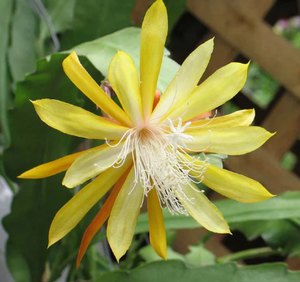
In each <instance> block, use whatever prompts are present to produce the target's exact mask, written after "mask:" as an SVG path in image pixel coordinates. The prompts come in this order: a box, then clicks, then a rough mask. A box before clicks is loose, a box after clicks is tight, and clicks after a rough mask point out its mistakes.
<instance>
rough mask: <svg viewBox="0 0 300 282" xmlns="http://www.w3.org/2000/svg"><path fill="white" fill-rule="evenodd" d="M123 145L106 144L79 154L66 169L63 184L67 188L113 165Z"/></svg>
mask: <svg viewBox="0 0 300 282" xmlns="http://www.w3.org/2000/svg"><path fill="white" fill-rule="evenodd" d="M123 145H124V143H120V144H119V145H118V146H115V147H110V146H108V145H106V146H102V147H101V148H100V149H99V150H94V151H91V152H86V153H85V154H83V155H81V156H80V157H78V158H77V159H76V160H75V162H74V163H73V164H72V165H71V167H70V168H69V169H68V171H67V173H66V175H65V177H64V179H63V185H65V186H66V187H68V188H73V187H76V186H77V185H80V184H82V183H84V182H85V181H87V180H89V179H91V178H93V177H95V176H97V175H99V174H100V173H101V172H103V171H105V170H106V169H108V168H109V167H111V166H113V164H114V162H115V161H117V160H118V158H119V154H120V152H121V150H122V147H123ZM128 153H130V151H128Z"/></svg>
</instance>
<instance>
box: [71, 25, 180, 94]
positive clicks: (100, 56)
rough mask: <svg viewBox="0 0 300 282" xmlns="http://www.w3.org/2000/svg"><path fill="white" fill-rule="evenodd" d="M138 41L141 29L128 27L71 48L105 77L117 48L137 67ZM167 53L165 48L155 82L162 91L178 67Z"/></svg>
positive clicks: (139, 40) (138, 55)
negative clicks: (127, 55)
mask: <svg viewBox="0 0 300 282" xmlns="http://www.w3.org/2000/svg"><path fill="white" fill-rule="evenodd" d="M140 42H141V29H140V28H134V27H130V28H125V29H123V30H120V31H117V32H115V33H113V34H110V35H107V36H104V37H102V38H99V39H96V40H94V41H91V42H87V43H83V44H81V45H79V46H76V47H74V48H73V49H72V50H74V51H76V52H77V54H79V55H85V56H86V57H87V58H88V59H89V60H90V62H91V63H92V64H93V65H94V66H95V68H96V69H98V70H99V71H100V72H101V73H102V74H103V76H105V77H107V75H108V67H109V64H110V61H111V59H112V58H113V56H114V55H115V53H116V52H117V51H118V50H121V51H124V52H126V53H128V54H129V55H130V56H131V57H132V59H133V61H134V63H135V65H136V67H137V68H138V69H139V65H140V61H139V60H140ZM168 54H169V52H168V51H167V50H166V51H165V56H164V58H163V63H162V67H161V70H160V74H159V81H158V84H157V88H158V89H159V90H160V91H162V92H164V91H165V89H166V87H167V86H168V85H169V83H170V82H171V80H172V78H173V77H174V75H175V74H176V72H177V71H178V69H179V67H180V66H179V65H178V64H177V63H176V62H175V61H173V60H171V59H170V58H169V57H167V55H168Z"/></svg>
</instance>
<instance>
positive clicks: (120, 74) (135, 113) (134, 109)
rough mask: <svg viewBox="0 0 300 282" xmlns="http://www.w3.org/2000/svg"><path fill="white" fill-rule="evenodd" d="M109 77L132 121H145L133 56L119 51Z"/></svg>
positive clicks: (109, 71)
mask: <svg viewBox="0 0 300 282" xmlns="http://www.w3.org/2000/svg"><path fill="white" fill-rule="evenodd" d="M108 78H109V82H110V84H111V86H112V88H113V89H114V91H115V92H116V94H117V96H118V98H119V100H120V103H121V105H122V107H123V109H124V110H125V112H126V114H127V115H128V116H129V118H130V120H131V121H132V123H134V124H135V125H138V124H139V123H141V122H143V120H144V118H143V113H142V111H143V109H142V101H141V95H140V81H139V76H138V72H137V69H136V67H135V65H134V62H133V60H132V58H131V57H130V56H129V55H128V54H126V53H125V52H122V51H118V52H117V54H116V55H115V56H114V57H113V59H112V61H111V63H110V66H109V70H108Z"/></svg>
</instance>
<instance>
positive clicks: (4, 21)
mask: <svg viewBox="0 0 300 282" xmlns="http://www.w3.org/2000/svg"><path fill="white" fill-rule="evenodd" d="M13 4H14V2H13V1H0V38H1V40H0V66H1V69H0V127H1V130H2V134H3V136H2V138H1V139H2V140H1V141H2V142H0V143H2V144H3V146H4V147H5V148H6V147H8V145H9V143H10V135H9V127H8V122H7V110H8V108H9V104H10V103H9V100H10V99H9V94H10V92H9V83H10V82H9V76H8V69H7V64H6V53H7V48H8V41H9V28H10V26H9V25H10V20H11V13H12V10H13Z"/></svg>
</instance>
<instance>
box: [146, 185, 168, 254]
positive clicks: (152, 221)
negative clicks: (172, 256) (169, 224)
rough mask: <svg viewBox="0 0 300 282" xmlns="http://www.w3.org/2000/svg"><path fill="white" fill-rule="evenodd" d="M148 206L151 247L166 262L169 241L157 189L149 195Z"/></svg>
mask: <svg viewBox="0 0 300 282" xmlns="http://www.w3.org/2000/svg"><path fill="white" fill-rule="evenodd" d="M147 204H148V207H147V209H148V218H149V233H150V243H151V246H152V248H153V249H154V250H155V252H156V253H157V254H158V255H159V256H160V257H161V258H163V259H165V260H166V259H167V239H166V230H165V224H164V217H163V213H162V209H161V207H160V204H159V200H158V197H157V194H156V190H155V189H152V190H151V191H150V192H149V193H148V198H147Z"/></svg>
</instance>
